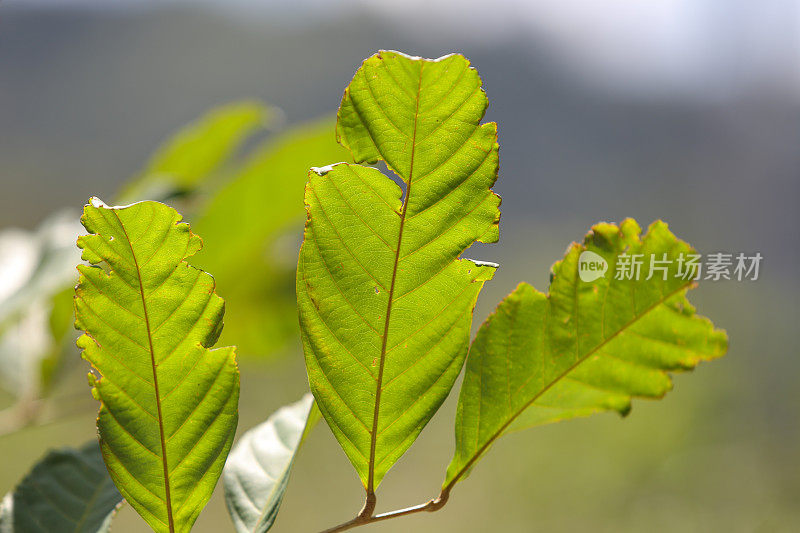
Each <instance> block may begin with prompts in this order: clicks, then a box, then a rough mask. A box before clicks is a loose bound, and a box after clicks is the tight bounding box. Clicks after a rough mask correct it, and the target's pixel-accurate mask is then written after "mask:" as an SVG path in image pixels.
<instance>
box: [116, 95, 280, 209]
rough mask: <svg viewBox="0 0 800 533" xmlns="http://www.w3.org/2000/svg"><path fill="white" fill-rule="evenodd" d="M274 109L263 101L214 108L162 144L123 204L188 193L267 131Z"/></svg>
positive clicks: (124, 195) (124, 193)
mask: <svg viewBox="0 0 800 533" xmlns="http://www.w3.org/2000/svg"><path fill="white" fill-rule="evenodd" d="M273 114H274V110H272V109H271V108H268V107H265V106H264V105H263V104H261V103H260V102H249V101H244V102H234V103H230V104H226V105H223V106H220V107H217V108H214V109H212V110H211V111H209V112H208V113H206V114H205V115H203V116H202V117H200V118H199V119H197V120H195V121H194V122H192V123H191V124H189V125H187V126H185V127H184V128H183V129H181V130H180V131H179V132H178V133H176V134H175V135H174V136H172V137H170V139H169V140H168V141H167V142H166V143H164V145H162V146H161V147H160V148H159V149H158V151H157V152H156V153H155V154H154V155H153V157H152V158H151V159H150V162H149V163H148V165H147V167H146V168H145V169H144V170H143V171H142V172H141V174H140V175H139V176H138V177H137V178H135V179H134V180H132V181H131V182H130V183H129V184H128V185H127V186H126V187H125V189H124V190H123V191H122V194H121V195H120V199H121V201H123V202H127V201H134V200H142V199H167V198H170V197H172V196H174V195H179V194H186V193H187V192H191V191H192V190H193V189H195V188H196V187H197V186H198V185H199V184H200V183H201V182H202V181H203V180H205V179H207V178H209V177H210V176H212V175H213V174H214V173H215V172H217V171H218V170H219V169H220V167H222V165H223V164H225V163H226V162H227V161H228V160H229V159H230V157H231V156H232V155H233V154H234V152H235V151H236V150H237V149H238V148H239V147H240V146H241V144H242V143H243V142H244V141H245V140H246V139H247V138H248V137H249V136H250V135H252V134H253V133H254V132H255V131H257V130H258V129H261V128H263V127H264V126H265V125H266V124H267V123H268V121H269V120H270V119H271V117H272V115H273Z"/></svg>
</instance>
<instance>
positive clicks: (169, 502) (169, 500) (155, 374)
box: [111, 210, 175, 533]
mask: <svg viewBox="0 0 800 533" xmlns="http://www.w3.org/2000/svg"><path fill="white" fill-rule="evenodd" d="M111 212H112V213H114V217H116V219H117V221H118V222H119V226H120V228H122V232H123V233H124V234H125V242H127V243H128V248H129V249H130V251H131V258H132V259H133V265H134V267H135V268H136V280H137V281H138V282H139V296H141V298H142V314H143V315H144V323H145V328H146V329H147V342H148V345H149V347H150V365H151V367H152V369H153V389H154V391H155V396H156V409H157V411H158V436H159V438H160V440H161V465H162V466H163V469H164V500H165V502H164V503H165V504H166V507H167V522H168V527H169V531H170V533H175V520H174V518H173V516H172V497H171V494H170V487H169V467H168V465H167V443H166V440H165V438H164V417H163V415H162V413H161V395H160V393H159V389H158V366H157V365H156V353H155V349H154V348H153V334H152V331H151V329H150V317H149V315H148V312H147V301H146V298H145V297H144V284H143V282H142V273H141V271H140V270H139V262H138V261H137V260H136V253H135V252H134V251H133V243H132V242H131V238H130V236H129V235H128V230H127V229H125V224H123V223H122V219H121V218H120V217H119V215H118V214H117V212H116V211H114V210H112V211H111Z"/></svg>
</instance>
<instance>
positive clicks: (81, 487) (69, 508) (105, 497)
mask: <svg viewBox="0 0 800 533" xmlns="http://www.w3.org/2000/svg"><path fill="white" fill-rule="evenodd" d="M121 503H122V496H121V495H120V493H119V491H117V489H116V487H114V483H113V482H112V481H111V478H110V477H109V476H108V472H107V471H106V467H105V465H104V464H103V458H102V456H101V454H100V448H99V447H98V446H97V442H96V441H91V442H89V443H87V444H86V445H85V446H83V447H81V448H80V449H77V450H75V449H70V448H65V449H61V450H55V451H52V452H50V453H49V454H47V456H46V457H45V458H44V459H42V460H41V461H40V462H39V463H37V464H36V466H34V467H33V470H32V471H31V472H30V473H29V474H28V475H27V476H25V478H24V479H23V480H22V482H20V484H19V485H18V486H17V488H16V489H15V490H14V492H13V493H12V494H9V495H8V496H6V500H5V502H4V504H3V507H2V509H0V533H106V532H107V531H109V529H110V527H111V519H112V518H113V516H114V514H115V513H116V510H117V508H118V507H119V506H120V504H121Z"/></svg>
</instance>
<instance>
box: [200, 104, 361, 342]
mask: <svg viewBox="0 0 800 533" xmlns="http://www.w3.org/2000/svg"><path fill="white" fill-rule="evenodd" d="M333 127H334V121H333V119H324V120H320V121H317V122H313V123H310V124H304V125H300V126H297V127H294V128H291V129H289V130H288V131H286V132H284V133H281V134H279V135H277V136H276V137H274V138H273V139H270V140H269V141H267V142H266V143H265V144H264V146H263V147H261V148H259V149H257V150H256V151H255V153H254V154H253V155H252V156H251V157H250V159H249V160H248V161H247V162H246V163H245V164H244V165H243V167H242V168H241V169H239V170H237V171H236V172H234V174H233V175H232V176H231V178H230V181H229V182H228V183H227V184H226V185H224V186H223V187H222V188H221V189H220V190H219V192H217V193H216V194H215V195H214V196H213V197H212V198H211V200H210V201H209V203H208V204H207V205H205V206H202V207H201V208H200V210H199V213H198V215H197V216H196V217H195V218H194V220H193V227H194V228H195V230H196V231H197V232H198V233H200V234H201V235H202V236H203V242H204V243H205V245H206V246H205V250H203V251H201V252H200V253H199V254H198V255H197V257H196V258H195V262H196V264H197V265H199V266H201V267H202V268H203V269H205V270H208V271H209V272H213V273H214V277H215V278H216V279H217V281H218V283H219V284H220V285H222V286H224V287H225V299H226V301H227V302H228V315H227V320H226V323H227V324H226V327H225V332H224V333H223V339H222V340H223V342H224V341H225V339H226V338H230V339H235V340H236V344H237V351H238V353H239V354H246V355H250V356H259V357H264V356H265V355H269V354H271V353H273V352H274V351H275V350H277V349H279V348H281V347H283V345H284V344H285V343H286V342H287V341H289V340H291V341H294V342H296V339H297V338H298V337H299V331H298V326H297V311H296V300H295V293H294V274H295V269H296V264H297V250H298V248H299V247H300V242H299V240H298V239H297V237H296V235H297V233H296V232H294V233H291V234H289V233H288V230H296V229H297V228H298V227H299V226H300V225H301V224H302V223H303V215H304V209H303V185H304V184H305V180H306V172H307V171H308V169H309V167H311V166H314V165H319V164H323V163H325V162H328V161H341V160H343V159H346V158H347V157H348V153H347V150H345V149H344V148H342V147H341V146H339V145H338V144H337V143H336V140H335V136H334V132H333ZM232 227H238V228H246V229H243V230H242V231H230V228H232Z"/></svg>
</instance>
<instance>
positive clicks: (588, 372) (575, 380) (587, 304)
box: [445, 219, 727, 492]
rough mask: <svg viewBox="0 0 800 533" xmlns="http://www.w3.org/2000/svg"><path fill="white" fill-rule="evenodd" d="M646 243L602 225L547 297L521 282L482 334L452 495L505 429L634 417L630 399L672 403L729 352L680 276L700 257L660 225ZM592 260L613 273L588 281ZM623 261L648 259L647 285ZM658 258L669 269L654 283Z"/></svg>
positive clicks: (558, 268)
mask: <svg viewBox="0 0 800 533" xmlns="http://www.w3.org/2000/svg"><path fill="white" fill-rule="evenodd" d="M640 234H641V230H640V228H639V226H638V225H637V224H636V222H634V221H633V220H630V219H628V220H626V221H625V222H623V223H622V224H621V226H620V227H617V226H615V225H612V224H605V223H603V224H598V225H596V226H594V227H593V228H592V231H591V232H590V233H589V234H588V235H587V236H586V239H585V241H584V243H583V244H582V245H580V244H577V243H574V244H573V245H572V246H571V247H570V248H569V250H568V251H567V255H566V257H565V258H564V259H563V260H562V261H559V262H558V263H556V264H555V265H554V266H553V275H552V282H551V285H550V292H549V294H548V295H544V294H542V293H540V292H538V291H536V290H535V289H534V288H533V287H531V286H530V285H527V284H525V283H523V284H521V285H520V286H519V287H517V289H516V290H515V291H514V292H512V293H511V294H510V295H509V296H508V297H506V298H505V299H504V300H503V302H501V303H500V305H499V306H498V308H497V310H496V311H495V313H494V314H492V315H491V316H490V317H489V319H488V320H487V321H486V322H485V323H484V324H483V325H482V326H481V328H480V330H479V331H478V335H477V337H476V338H475V341H474V342H473V344H472V347H471V349H470V354H469V358H468V361H467V370H466V376H465V378H464V383H463V385H462V388H461V395H460V398H459V403H458V413H457V417H456V452H455V457H454V458H453V460H452V462H451V463H450V466H449V468H448V470H447V478H446V480H445V492H447V491H449V489H450V488H451V487H452V486H453V484H455V483H456V482H457V481H459V480H461V479H463V478H464V477H465V476H466V475H467V474H468V473H469V471H470V470H471V468H472V467H473V466H474V464H475V462H476V461H477V460H478V459H480V458H481V457H482V456H483V454H484V453H485V452H486V451H487V450H488V449H489V447H490V446H491V445H492V444H493V443H494V442H495V440H496V439H497V438H499V437H500V436H501V435H503V434H504V433H506V432H508V431H511V430H515V429H521V428H525V427H530V426H536V425H540V424H547V423H550V422H556V421H559V420H566V419H570V418H574V417H578V416H586V415H590V414H593V413H598V412H601V411H617V412H619V413H621V414H627V413H628V411H629V410H630V408H631V399H632V398H635V397H641V398H660V397H662V396H663V395H664V394H666V393H667V392H668V391H669V390H670V389H671V387H672V380H671V378H670V376H669V372H678V371H684V370H690V369H692V368H694V367H695V366H696V365H697V364H698V363H699V362H701V361H706V360H709V359H714V358H716V357H720V356H722V355H723V354H724V353H725V351H726V349H727V337H726V335H725V333H724V332H723V331H721V330H717V329H714V326H713V325H712V324H711V322H710V321H708V320H707V319H705V318H703V317H700V316H697V315H695V310H694V308H693V307H692V306H691V304H690V303H689V301H688V300H687V299H686V292H687V291H688V290H689V289H691V288H692V287H693V286H694V281H692V280H691V279H690V278H691V276H689V277H687V276H686V275H685V272H684V273H680V272H679V271H678V268H679V267H680V264H681V263H680V257H681V254H683V257H684V258H687V257H688V254H690V253H693V251H692V249H691V248H690V247H689V245H688V244H686V243H684V242H683V241H680V240H678V239H677V238H676V237H675V236H674V235H673V234H672V233H671V232H670V231H669V230H668V229H667V225H666V224H664V223H663V222H656V223H654V224H653V225H652V226H650V228H649V230H648V232H647V234H646V235H645V236H644V237H643V238H640ZM587 251H588V252H587ZM584 252H587V254H589V255H588V258H589V260H590V261H595V262H596V263H597V264H598V265H599V264H601V262H602V261H605V262H606V264H607V267H608V268H607V270H606V271H605V275H604V276H600V277H599V278H598V279H596V280H594V281H582V280H581V278H580V276H579V268H580V266H579V263H580V260H579V259H580V257H581V254H582V253H584ZM591 254H596V255H591ZM622 254H627V256H628V258H629V259H623V261H628V262H630V264H633V261H634V260H633V259H630V258H632V257H634V256H635V255H637V254H641V256H640V257H638V259H636V260H638V261H641V264H642V266H641V267H640V270H641V272H640V275H639V276H638V280H637V279H635V278H636V276H635V275H634V276H632V277H634V279H624V278H623V279H616V277H617V276H618V272H617V264H618V260H619V258H620V257H624V256H623V255H622ZM651 261H653V264H654V265H656V266H658V267H661V266H665V267H666V268H667V270H666V271H665V272H662V271H661V270H654V271H653V275H652V277H650V279H647V278H648V276H650V264H651ZM662 261H663V263H662ZM623 274H625V276H627V275H628V274H632V272H630V271H622V270H620V272H619V277H621V278H622V277H623V276H622V275H623ZM679 274H681V275H679ZM586 277H587V279H588V277H589V276H586Z"/></svg>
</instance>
